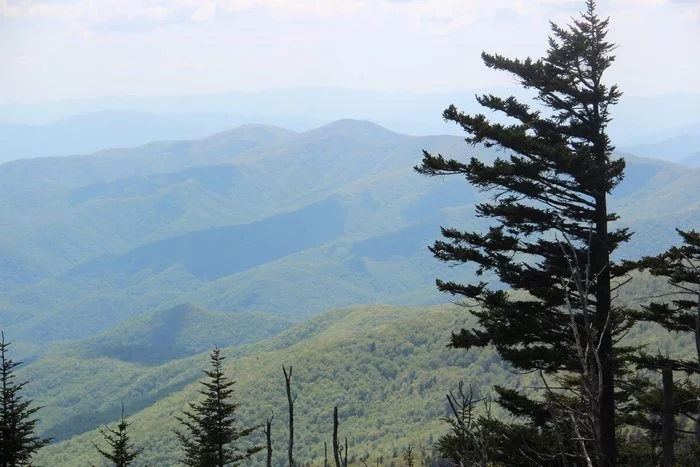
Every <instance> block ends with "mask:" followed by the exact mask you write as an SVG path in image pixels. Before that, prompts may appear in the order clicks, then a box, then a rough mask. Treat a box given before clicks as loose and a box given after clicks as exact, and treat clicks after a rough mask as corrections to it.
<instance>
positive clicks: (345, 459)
mask: <svg viewBox="0 0 700 467" xmlns="http://www.w3.org/2000/svg"><path fill="white" fill-rule="evenodd" d="M343 454H344V459H343V467H348V439H347V438H345V452H344V453H343Z"/></svg>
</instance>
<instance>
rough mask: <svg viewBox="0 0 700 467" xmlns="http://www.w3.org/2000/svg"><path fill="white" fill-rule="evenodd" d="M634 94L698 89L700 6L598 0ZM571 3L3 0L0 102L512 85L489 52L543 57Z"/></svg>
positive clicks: (617, 74) (616, 78)
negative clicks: (490, 62)
mask: <svg viewBox="0 0 700 467" xmlns="http://www.w3.org/2000/svg"><path fill="white" fill-rule="evenodd" d="M598 3H599V11H600V14H601V15H602V16H604V17H605V16H610V18H611V26H610V30H611V32H610V37H609V38H610V40H611V41H613V42H615V43H617V44H619V48H618V49H617V55H618V59H617V61H616V62H615V65H614V68H613V69H612V70H611V72H610V74H609V76H608V78H609V80H610V82H618V83H619V84H620V86H621V88H622V89H623V90H624V91H625V92H626V93H628V95H638V96H651V95H662V94H668V93H677V92H685V93H696V94H697V93H700V80H698V79H696V77H697V76H699V75H700V60H697V59H693V58H694V57H697V45H698V44H700V3H699V2H697V1H687V0H685V1H684V0H600V1H599V2H598ZM583 6H584V2H583V0H580V1H568V0H532V1H522V0H492V1H488V2H486V1H479V0H332V1H330V0H329V1H302V0H151V1H148V2H145V1H140V0H100V1H98V2H94V1H90V0H61V1H58V2H56V1H49V0H0V70H2V71H1V72H0V102H3V101H4V102H10V101H12V102H29V101H33V102H37V101H47V100H61V99H82V98H94V97H104V96H116V97H124V96H152V95H160V96H165V95H184V94H204V93H221V92H229V91H233V90H235V91H253V90H262V89H273V88H293V87H300V86H336V87H345V88H353V89H368V90H377V91H411V92H447V91H455V90H469V89H478V88H485V87H492V86H503V85H512V84H513V82H512V79H511V78H510V77H509V76H506V75H503V74H500V73H495V72H492V71H489V70H486V69H485V68H484V67H483V65H482V64H481V61H480V57H479V55H480V53H481V51H482V50H487V51H490V52H498V53H502V54H504V55H507V56H516V57H525V56H532V57H539V56H541V55H542V54H543V53H544V52H545V50H546V47H547V41H546V38H547V35H548V33H549V29H548V23H547V20H548V19H553V20H555V21H556V22H559V23H565V22H568V21H570V18H571V17H572V16H575V15H576V14H577V12H578V11H579V10H580V9H581V8H583Z"/></svg>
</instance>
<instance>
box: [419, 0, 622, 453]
mask: <svg viewBox="0 0 700 467" xmlns="http://www.w3.org/2000/svg"><path fill="white" fill-rule="evenodd" d="M551 31H552V35H551V37H550V39H549V49H548V51H547V54H546V56H545V57H544V58H541V59H538V60H532V59H530V58H528V59H525V60H519V59H508V58H505V57H503V56H501V55H491V54H487V53H483V54H482V59H483V61H484V63H485V65H486V66H487V67H488V68H492V69H496V70H501V71H506V72H508V73H510V74H511V75H513V76H514V77H515V78H516V80H517V81H518V82H519V83H520V85H522V86H523V87H524V88H526V89H530V90H534V91H535V98H534V99H535V104H536V106H534V107H531V106H529V105H526V104H524V103H522V102H520V101H519V100H518V99H516V98H515V97H508V98H500V97H496V96H494V95H482V96H479V97H477V101H478V102H479V104H481V105H482V106H483V107H485V108H486V109H488V110H490V111H494V112H496V113H500V114H502V115H504V116H505V117H506V118H507V119H508V120H509V121H510V122H511V123H505V124H503V123H493V122H491V121H489V120H488V119H487V117H486V116H485V115H482V114H479V115H467V114H464V113H462V112H459V111H458V110H457V108H456V107H455V106H454V105H452V106H450V107H449V108H448V109H446V110H445V112H444V114H443V116H444V118H445V119H446V120H448V121H453V122H455V123H457V124H459V125H460V126H461V127H462V128H463V129H464V130H465V131H466V132H467V133H468V134H469V136H468V138H467V142H468V143H470V144H472V145H476V144H483V145H485V146H486V147H493V146H495V147H498V148H501V149H503V150H505V152H506V153H510V155H509V157H507V158H501V157H499V158H497V159H496V160H495V161H494V162H493V163H487V162H484V161H481V160H479V159H477V158H471V159H470V160H469V161H467V162H462V161H458V160H454V159H445V158H444V157H443V156H442V155H439V154H438V155H432V154H430V153H428V152H425V151H424V157H423V161H422V164H421V165H420V166H418V167H416V170H417V171H418V172H419V173H421V174H425V175H428V176H442V175H452V174H456V175H461V176H464V177H465V178H466V179H467V180H468V181H469V182H470V183H471V184H472V185H474V186H475V187H477V188H479V189H481V190H484V191H487V192H490V193H492V194H493V196H492V197H491V199H490V201H488V202H484V203H481V204H478V205H477V206H476V214H477V216H480V217H484V218H486V219H488V220H489V223H490V225H491V227H489V229H488V232H486V233H480V232H464V231H460V230H458V229H455V228H442V234H443V236H444V239H443V240H438V241H436V242H435V243H434V245H433V246H432V247H431V248H430V249H431V251H432V252H433V254H434V255H435V256H436V257H437V258H438V259H439V260H442V261H446V262H451V263H472V264H474V265H476V274H477V276H482V275H483V274H485V273H491V274H494V275H495V276H497V277H498V279H499V280H500V284H489V283H488V282H486V281H484V280H481V281H479V282H477V283H471V284H461V283H457V282H453V281H442V280H437V286H438V288H439V289H440V290H441V291H443V292H447V293H450V294H452V295H456V296H461V297H463V298H465V299H468V301H474V302H476V303H478V304H479V305H480V307H479V308H473V309H472V313H473V314H474V315H475V316H476V317H477V319H478V323H479V327H478V328H475V329H462V330H460V331H459V332H455V333H453V335H452V339H451V345H452V346H453V347H456V348H465V349H468V348H471V347H483V346H486V345H493V346H494V347H495V348H496V349H497V351H498V352H499V354H500V356H501V358H502V359H503V360H505V361H506V362H508V363H509V364H511V365H512V366H513V367H514V368H516V369H517V370H524V371H541V372H542V373H543V375H548V374H550V375H551V374H558V373H560V372H573V373H577V374H583V373H586V374H589V375H594V376H595V377H598V375H599V377H600V381H598V382H597V383H598V384H599V387H600V394H599V395H598V396H597V397H596V398H595V401H594V402H595V407H593V408H592V410H594V411H595V413H594V414H592V415H593V420H594V427H593V428H594V432H593V433H591V435H592V436H594V437H595V439H594V440H593V441H592V443H591V444H592V445H593V446H594V447H596V446H597V448H598V449H597V453H596V458H595V459H594V461H595V462H596V464H598V465H605V466H609V465H615V464H616V439H615V376H616V365H617V364H618V362H616V359H617V358H618V357H619V356H621V353H622V352H623V350H622V349H618V351H617V352H614V342H615V333H616V332H621V331H622V330H623V329H624V328H625V327H626V326H627V325H628V322H627V321H626V318H625V313H623V311H622V310H616V309H615V308H614V307H613V305H612V303H611V289H612V288H613V284H612V277H613V274H621V273H624V272H625V268H624V267H622V266H620V265H615V264H613V263H611V260H610V255H611V253H612V252H614V251H615V249H616V248H617V247H618V246H619V245H620V244H621V243H622V242H625V241H627V240H628V239H629V238H630V235H631V234H630V233H629V232H628V231H627V230H626V229H610V227H609V223H610V222H611V221H614V220H616V219H617V216H616V215H615V214H614V213H611V212H609V210H608V207H607V196H608V194H609V193H610V192H611V191H612V190H613V189H614V188H615V186H616V185H617V184H618V183H619V182H620V180H621V179H622V177H623V171H624V167H625V163H624V161H623V160H622V159H614V158H613V157H612V151H613V147H612V145H611V142H610V139H609V137H608V135H607V132H606V129H607V125H608V123H609V122H610V119H611V117H610V110H611V106H613V105H614V104H616V103H617V102H618V100H619V98H620V96H621V92H620V91H619V90H618V88H617V87H616V86H610V87H608V86H606V85H605V84H604V83H603V75H604V73H605V71H606V70H607V69H608V68H609V67H610V66H611V64H612V63H613V61H614V56H613V55H612V51H613V49H614V48H615V46H614V45H613V44H611V43H609V42H607V41H606V35H607V31H608V20H607V19H601V18H600V17H599V16H598V14H597V12H596V5H595V2H594V1H592V0H588V1H587V2H586V9H585V11H583V12H582V13H581V15H580V17H579V18H578V19H574V20H573V22H572V24H570V25H569V26H567V27H560V26H557V25H556V24H551ZM572 265H573V266H572ZM572 267H574V268H575V269H576V271H574V272H575V273H576V274H577V275H579V276H580V277H585V282H586V287H585V288H584V289H581V288H580V287H577V282H578V281H571V280H569V279H570V278H571V276H572ZM503 286H508V287H510V288H512V289H516V290H521V291H526V292H527V297H525V298H518V297H516V296H514V295H513V294H511V293H509V292H507V291H505V290H503ZM572 321H573V324H572ZM572 332H576V333H578V334H579V335H583V334H586V335H588V336H589V337H590V338H591V342H595V346H593V348H592V350H593V351H594V353H595V355H594V356H593V357H594V358H586V359H585V365H586V366H587V368H581V361H582V359H581V358H579V357H580V355H579V353H578V350H579V349H577V345H576V344H574V343H572ZM616 353H617V355H616ZM497 391H498V392H499V403H500V404H501V405H503V406H504V407H506V408H507V409H508V410H509V411H511V412H512V413H513V414H515V415H518V416H528V417H530V418H531V420H532V424H544V423H546V420H547V414H550V413H551V410H549V409H548V407H547V404H546V402H544V401H536V400H531V399H528V398H527V397H524V396H523V395H522V394H519V393H517V392H516V391H513V390H507V389H504V388H497ZM562 462H564V459H562Z"/></svg>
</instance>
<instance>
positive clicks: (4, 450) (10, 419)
mask: <svg viewBox="0 0 700 467" xmlns="http://www.w3.org/2000/svg"><path fill="white" fill-rule="evenodd" d="M9 346H10V342H5V334H4V333H2V332H0V364H1V365H2V368H0V384H2V394H0V467H15V466H19V465H25V464H27V463H28V462H29V461H30V460H31V457H32V455H33V454H34V453H36V451H38V450H39V449H40V448H41V447H43V446H45V445H46V444H48V443H49V441H50V439H47V438H40V437H38V436H36V435H35V434H34V429H35V427H36V422H37V420H36V419H35V418H34V415H35V414H36V412H37V411H38V410H39V409H41V407H37V406H32V401H31V400H29V399H23V398H22V395H21V391H22V389H23V388H24V386H25V385H26V384H27V383H26V382H22V383H17V382H15V374H14V369H15V368H16V367H17V366H19V365H21V363H22V362H13V361H12V360H10V359H9V358H8V356H7V350H8V348H9Z"/></svg>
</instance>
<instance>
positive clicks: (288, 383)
mask: <svg viewBox="0 0 700 467" xmlns="http://www.w3.org/2000/svg"><path fill="white" fill-rule="evenodd" d="M282 372H283V373H284V383H285V387H286V390H287V405H288V406H289V445H288V447H287V457H288V460H289V467H294V466H295V465H296V464H295V463H294V402H296V400H297V398H296V397H292V366H291V365H289V372H287V369H286V368H285V367H284V365H282Z"/></svg>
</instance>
